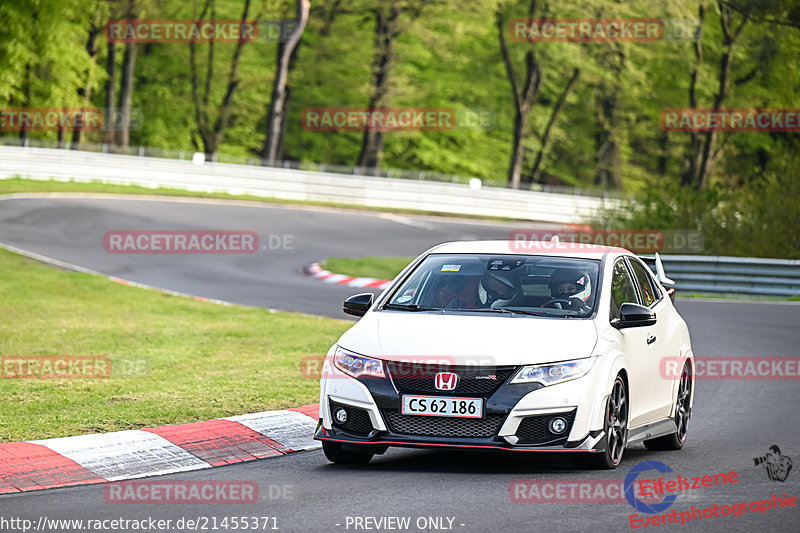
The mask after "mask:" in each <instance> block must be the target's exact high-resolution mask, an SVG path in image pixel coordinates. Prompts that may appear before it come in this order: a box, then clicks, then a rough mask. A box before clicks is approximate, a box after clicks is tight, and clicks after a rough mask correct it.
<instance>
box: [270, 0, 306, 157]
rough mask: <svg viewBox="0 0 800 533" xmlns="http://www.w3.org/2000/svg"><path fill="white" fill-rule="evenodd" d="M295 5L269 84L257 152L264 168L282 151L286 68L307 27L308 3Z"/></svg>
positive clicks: (284, 124) (303, 0)
mask: <svg viewBox="0 0 800 533" xmlns="http://www.w3.org/2000/svg"><path fill="white" fill-rule="evenodd" d="M296 1H297V25H296V26H295V28H294V30H293V31H292V33H291V35H290V36H289V40H288V41H287V42H285V43H283V42H281V43H279V44H278V61H277V68H276V71H275V80H274V82H273V84H272V102H271V103H270V107H269V112H268V114H267V138H266V139H265V140H264V147H263V148H262V149H261V159H262V162H263V164H265V165H270V166H271V165H274V164H275V163H276V162H277V160H278V158H279V157H280V152H281V151H282V148H283V135H284V133H285V130H286V112H287V102H288V100H289V93H290V91H291V89H289V88H287V86H286V85H287V81H288V78H289V70H290V66H291V65H293V63H294V61H293V58H296V53H295V52H296V51H297V48H298V46H299V45H300V39H301V38H302V37H303V31H305V28H306V24H307V23H308V11H309V8H310V2H309V0H296Z"/></svg>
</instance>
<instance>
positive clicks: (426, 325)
mask: <svg viewBox="0 0 800 533" xmlns="http://www.w3.org/2000/svg"><path fill="white" fill-rule="evenodd" d="M540 244H541V245H542V246H538V247H534V248H535V249H534V248H529V249H525V250H516V249H514V247H513V246H510V245H509V243H508V242H507V241H474V242H456V243H447V244H442V245H439V246H436V247H434V248H431V249H430V250H428V251H426V252H425V253H423V254H422V255H421V256H419V257H418V258H417V259H415V260H414V261H412V262H411V264H410V265H408V266H407V267H406V268H405V269H404V270H403V272H401V273H400V274H399V275H398V276H397V278H396V279H395V280H394V281H393V282H392V283H391V285H390V286H389V287H388V288H387V289H386V290H385V291H384V292H383V293H381V294H380V295H379V296H378V297H377V298H376V297H374V295H372V294H370V293H366V294H359V295H355V296H352V297H350V298H348V299H347V300H346V301H345V303H344V306H343V309H344V311H345V312H347V313H349V314H353V315H357V316H361V319H360V320H359V321H358V322H357V323H356V324H355V325H354V326H353V327H351V328H350V329H349V330H348V331H346V332H345V333H344V334H343V335H342V336H341V338H340V339H339V341H338V342H337V343H336V344H335V345H334V346H332V347H331V349H330V351H329V352H328V354H327V357H326V360H325V364H324V366H323V375H322V379H321V390H320V404H319V405H320V409H319V424H318V426H317V430H316V433H315V438H316V439H317V440H320V441H322V447H323V450H324V453H325V456H326V457H327V458H328V459H329V460H330V461H332V462H334V463H366V462H368V461H369V460H370V459H372V457H373V456H374V455H375V454H382V453H384V452H385V451H386V450H387V448H388V447H389V446H401V447H419V448H442V447H444V448H447V447H450V448H465V449H483V450H505V451H508V452H517V453H522V452H563V453H569V454H570V455H571V456H572V457H574V458H575V459H576V461H577V462H578V463H579V464H582V465H584V466H587V467H592V468H615V467H616V466H617V465H619V463H620V461H621V460H622V455H623V452H624V450H625V447H626V446H627V445H628V444H632V443H636V442H644V445H645V446H646V447H647V448H648V449H650V450H666V449H669V450H677V449H680V448H682V447H683V445H684V443H685V441H686V436H687V423H688V421H689V419H690V417H691V410H692V402H693V398H694V379H693V368H694V355H693V353H692V348H691V343H690V340H689V333H688V329H687V327H686V324H685V322H684V321H683V319H682V318H681V316H680V315H679V314H678V312H677V311H676V309H675V307H674V305H673V302H672V298H671V297H672V293H673V289H672V285H674V283H673V282H672V281H671V280H669V279H668V278H667V277H666V275H665V273H664V269H663V266H662V264H661V261H660V259H659V258H658V256H657V255H656V258H655V270H656V274H654V273H653V272H652V271H651V270H650V268H649V267H648V266H647V264H646V263H645V262H644V261H642V260H641V259H640V258H638V257H637V256H635V255H633V254H632V253H630V252H628V251H627V250H624V249H620V248H608V247H601V246H592V245H575V244H572V243H558V242H551V243H540ZM545 245H548V246H545ZM665 286H666V287H667V288H665Z"/></svg>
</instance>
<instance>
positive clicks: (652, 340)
mask: <svg viewBox="0 0 800 533" xmlns="http://www.w3.org/2000/svg"><path fill="white" fill-rule="evenodd" d="M628 262H629V264H630V267H631V272H632V273H633V278H634V281H635V282H636V290H637V292H638V293H639V298H640V300H641V302H642V305H644V306H646V307H649V308H650V309H652V310H653V311H654V312H655V314H656V323H655V324H654V325H653V326H650V327H647V328H641V329H645V330H646V331H647V340H646V342H647V352H646V355H644V356H643V357H644V358H646V361H647V367H648V372H647V376H646V382H647V383H648V387H649V388H650V389H651V390H652V391H653V395H654V398H653V400H654V407H655V410H654V412H653V415H654V416H655V418H656V419H660V418H666V417H668V416H669V414H670V411H671V409H672V403H673V402H672V389H673V385H674V383H675V380H674V379H673V378H672V376H667V375H664V374H663V372H662V368H666V367H665V366H664V361H665V360H667V359H666V358H670V359H672V358H676V357H678V355H680V345H681V342H680V341H681V339H680V330H679V328H678V317H677V316H676V315H677V313H676V312H675V310H674V308H673V307H672V305H671V304H670V302H668V301H667V300H668V299H667V298H666V297H664V295H663V293H662V292H661V290H660V289H659V288H658V285H657V284H656V283H655V282H654V281H653V278H652V275H651V274H650V273H649V272H648V270H647V268H646V267H645V266H644V264H643V263H642V262H641V261H640V260H639V259H638V258H636V257H629V258H628Z"/></svg>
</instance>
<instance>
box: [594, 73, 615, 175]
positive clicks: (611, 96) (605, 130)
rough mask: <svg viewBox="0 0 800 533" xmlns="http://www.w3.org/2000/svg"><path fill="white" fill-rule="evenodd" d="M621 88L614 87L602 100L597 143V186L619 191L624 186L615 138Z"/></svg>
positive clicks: (598, 111) (600, 102)
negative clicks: (618, 97) (618, 95)
mask: <svg viewBox="0 0 800 533" xmlns="http://www.w3.org/2000/svg"><path fill="white" fill-rule="evenodd" d="M618 92H619V87H617V86H613V87H612V88H611V90H610V91H609V92H608V93H607V94H606V95H605V96H604V97H601V98H600V101H599V104H600V105H599V109H598V110H597V113H598V114H599V115H600V124H601V127H602V130H601V131H600V132H598V134H597V137H596V141H597V174H596V175H595V184H597V185H599V186H601V187H603V188H606V187H609V188H612V189H619V188H621V186H622V183H621V181H622V180H621V178H620V172H619V169H620V163H621V161H620V151H619V143H618V142H617V140H616V138H615V132H616V130H617V96H616V95H617V94H618Z"/></svg>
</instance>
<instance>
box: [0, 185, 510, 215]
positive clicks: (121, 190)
mask: <svg viewBox="0 0 800 533" xmlns="http://www.w3.org/2000/svg"><path fill="white" fill-rule="evenodd" d="M26 192H30V193H47V192H54V193H58V192H75V193H113V194H146V195H151V196H152V195H157V196H184V197H190V198H218V199H222V200H240V201H241V200H245V201H250V202H260V203H268V204H281V205H306V206H318V207H336V208H346V209H357V210H361V211H376V212H381V213H404V214H409V215H433V216H442V217H458V218H469V219H476V220H494V221H497V222H509V221H513V220H514V219H513V218H506V217H487V216H481V215H471V214H463V215H462V214H459V215H453V214H449V213H439V212H436V211H425V210H420V209H396V208H389V207H371V206H362V205H354V204H343V203H337V202H317V201H311V200H305V201H303V200H286V199H283V198H274V197H264V196H253V195H250V194H228V193H222V192H219V193H217V192H213V193H212V192H202V191H187V190H183V189H171V188H167V187H158V188H150V187H142V186H139V185H110V184H107V183H100V182H97V181H92V182H78V181H55V180H49V181H46V180H31V179H24V178H19V177H16V178H8V179H0V194H13V193H26Z"/></svg>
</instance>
